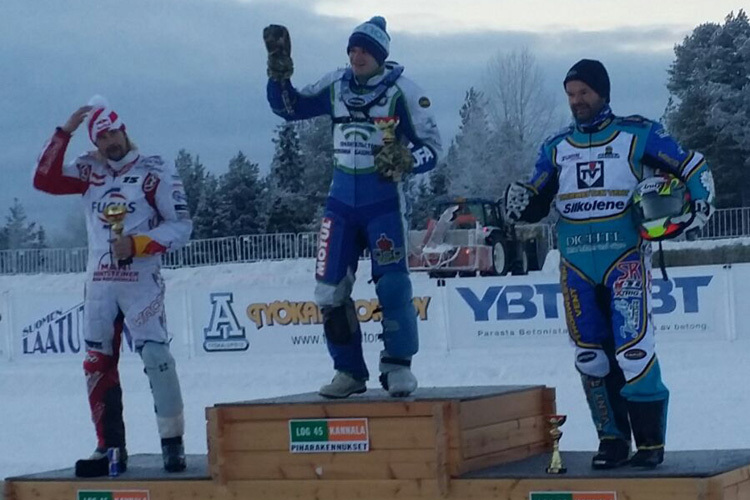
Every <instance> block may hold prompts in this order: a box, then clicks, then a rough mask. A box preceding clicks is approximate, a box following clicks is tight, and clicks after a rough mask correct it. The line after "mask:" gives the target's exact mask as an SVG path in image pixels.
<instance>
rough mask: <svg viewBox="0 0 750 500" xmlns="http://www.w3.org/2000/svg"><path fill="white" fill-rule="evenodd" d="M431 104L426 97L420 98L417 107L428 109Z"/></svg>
mask: <svg viewBox="0 0 750 500" xmlns="http://www.w3.org/2000/svg"><path fill="white" fill-rule="evenodd" d="M431 104H432V103H431V102H430V99H428V98H427V97H426V96H422V97H420V98H419V105H420V106H421V107H423V108H429V107H430V105H431Z"/></svg>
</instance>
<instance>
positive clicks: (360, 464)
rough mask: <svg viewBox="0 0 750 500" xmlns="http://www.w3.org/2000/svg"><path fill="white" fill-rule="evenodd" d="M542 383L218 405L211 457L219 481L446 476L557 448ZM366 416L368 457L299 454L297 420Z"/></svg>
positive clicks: (551, 405)
mask: <svg viewBox="0 0 750 500" xmlns="http://www.w3.org/2000/svg"><path fill="white" fill-rule="evenodd" d="M553 413H555V392H554V389H549V388H545V387H542V386H499V387H469V388H467V387H456V388H451V387H444V388H421V389H419V390H418V397H417V398H405V399H394V398H392V397H390V396H389V395H388V394H387V393H386V392H385V391H383V390H370V391H368V392H367V393H365V394H364V395H362V396H354V397H351V398H348V399H345V400H325V399H322V398H321V397H320V396H318V395H317V394H313V393H310V394H300V395H294V396H287V397H281V398H274V399H267V400H256V401H248V402H244V403H232V404H218V405H215V406H213V407H212V408H208V410H207V411H206V419H207V421H208V448H209V452H208V460H209V469H210V473H211V475H212V476H213V477H214V478H216V479H217V480H218V481H219V482H221V483H225V482H227V481H237V480H257V479H438V480H440V482H445V481H447V479H448V478H449V477H456V476H459V475H461V474H463V473H466V472H469V471H473V470H477V469H481V468H485V467H489V466H491V465H498V464H502V463H506V462H510V461H514V460H519V459H523V458H526V457H529V456H531V455H535V454H537V453H541V452H544V451H548V450H551V445H552V443H551V437H550V436H549V426H548V424H547V423H546V421H545V415H549V414H553ZM357 418H360V419H366V425H367V427H368V429H367V430H368V432H369V450H368V451H367V452H366V453H330V452H328V453H325V452H324V453H293V452H291V451H290V445H291V444H292V437H291V427H292V426H291V425H290V421H298V420H306V421H310V420H325V419H330V420H333V421H334V423H335V422H336V420H337V419H357Z"/></svg>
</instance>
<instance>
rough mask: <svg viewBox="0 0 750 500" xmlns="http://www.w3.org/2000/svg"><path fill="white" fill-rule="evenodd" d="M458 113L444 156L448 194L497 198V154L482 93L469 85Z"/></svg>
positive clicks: (498, 179) (494, 138)
mask: <svg viewBox="0 0 750 500" xmlns="http://www.w3.org/2000/svg"><path fill="white" fill-rule="evenodd" d="M459 114H460V116H461V127H460V130H459V132H458V134H457V135H456V137H455V138H454V139H453V142H452V143H451V146H450V148H449V149H448V155H447V159H446V163H447V170H448V177H449V178H450V191H451V194H452V195H454V196H467V197H468V196H474V197H476V196H479V197H482V196H490V197H497V194H498V193H499V192H500V185H501V179H500V178H499V176H498V175H497V170H498V169H497V161H498V159H497V157H498V153H497V151H495V150H494V146H493V145H495V144H497V140H496V136H495V133H494V131H493V130H492V129H491V128H490V124H489V118H488V116H487V101H486V99H485V97H484V94H482V92H479V91H477V90H475V89H474V88H473V87H472V88H470V89H469V90H468V91H467V92H466V97H465V98H464V103H463V105H462V106H461V110H460V111H459Z"/></svg>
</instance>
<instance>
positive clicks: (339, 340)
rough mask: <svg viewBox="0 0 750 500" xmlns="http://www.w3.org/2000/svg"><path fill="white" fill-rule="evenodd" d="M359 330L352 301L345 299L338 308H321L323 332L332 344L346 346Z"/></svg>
mask: <svg viewBox="0 0 750 500" xmlns="http://www.w3.org/2000/svg"><path fill="white" fill-rule="evenodd" d="M358 329H359V320H358V319H357V311H356V310H355V308H354V301H353V300H352V299H350V298H348V299H346V300H345V301H344V303H343V304H342V305H340V306H335V307H324V308H323V331H325V334H326V338H327V339H328V340H329V341H330V342H331V343H333V344H348V343H349V341H350V340H351V339H352V336H353V335H354V334H355V333H356V332H357V330H358Z"/></svg>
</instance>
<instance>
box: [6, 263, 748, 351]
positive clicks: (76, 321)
mask: <svg viewBox="0 0 750 500" xmlns="http://www.w3.org/2000/svg"><path fill="white" fill-rule="evenodd" d="M313 268H314V263H313V262H312V261H311V260H309V261H301V265H299V266H290V265H289V264H288V263H286V262H280V263H258V264H246V265H232V266H222V268H221V269H222V271H220V272H217V270H216V269H214V268H198V269H190V270H189V269H181V270H174V271H166V272H165V273H164V274H165V280H166V284H167V293H166V299H165V302H166V315H167V325H168V327H169V331H170V333H171V334H172V335H173V337H174V340H173V342H172V350H173V352H174V353H175V356H177V357H182V358H194V357H209V358H210V357H217V356H243V357H249V358H253V357H262V356H267V355H268V354H273V353H288V354H305V353H316V352H319V351H320V350H323V349H325V347H324V345H325V338H324V335H323V328H322V316H321V313H320V310H319V309H318V307H317V306H316V304H315V302H314V299H313V297H314V294H313V291H314V286H315V284H314V280H313V279H312V276H311V273H312V269H313ZM362 268H363V269H360V271H359V274H358V279H357V282H356V284H355V287H354V293H353V296H354V298H355V300H356V306H357V313H358V317H359V321H360V323H361V329H362V332H363V342H364V344H365V349H366V350H369V351H372V352H373V353H374V352H377V351H379V350H380V349H381V347H382V343H381V342H380V340H379V338H378V336H379V334H380V333H381V329H382V326H381V323H380V320H381V318H382V315H381V313H380V310H379V307H378V306H379V304H378V301H377V298H376V296H375V293H374V287H373V286H372V285H371V284H369V283H368V278H369V268H368V266H366V265H363V266H362ZM284 270H286V274H285V273H284V272H283V271H284ZM412 276H413V289H414V305H415V309H416V313H417V319H418V323H419V328H420V331H421V332H422V335H420V337H421V338H420V344H421V349H422V350H426V351H427V350H429V351H433V352H441V351H446V350H452V349H461V348H482V349H502V348H503V347H504V346H525V345H529V346H531V345H534V343H538V342H541V343H545V344H548V343H559V344H561V345H563V344H567V342H568V334H567V328H566V325H565V321H564V309H563V303H562V296H561V292H560V285H559V283H558V275H557V274H556V273H547V272H536V273H530V274H529V275H527V276H503V277H477V278H455V279H440V280H435V279H429V278H428V277H427V275H426V274H425V273H415V274H413V275H412ZM261 277H262V278H263V280H261V279H260V278H261ZM219 278H221V279H219ZM630 278H632V279H629V280H628V282H627V283H626V284H624V285H623V286H628V287H631V286H632V287H638V286H640V284H639V280H640V279H642V277H641V276H639V275H638V273H637V272H634V273H633V276H631V277H630ZM52 279H56V280H57V281H50V280H52ZM8 280H9V281H12V282H13V284H12V286H10V287H6V289H5V290H4V291H0V351H1V352H0V357H3V358H6V359H9V360H13V361H14V362H25V361H30V360H51V359H59V358H61V357H66V356H76V357H80V355H81V354H82V351H81V349H82V327H83V283H84V277H83V275H80V274H77V275H70V276H65V277H63V276H59V277H45V279H41V277H28V278H27V277H15V278H8ZM24 280H29V281H32V282H34V281H36V283H37V284H34V285H32V286H25V285H24V284H23V282H24ZM1 283H2V282H0V284H1ZM6 283H7V282H6ZM42 283H48V284H49V286H45V287H42V286H41V284H42ZM198 285H200V286H198ZM748 295H750V264H735V265H732V266H729V265H724V266H722V265H715V266H696V267H682V268H670V269H669V274H668V279H667V280H666V281H664V280H662V279H654V282H653V300H652V304H653V313H654V321H655V324H656V327H657V334H658V338H659V342H660V343H661V342H670V341H673V340H680V341H693V340H695V341H712V342H714V341H734V340H736V339H740V338H744V337H749V338H750V329H748V328H745V327H742V326H741V325H743V323H742V322H746V319H745V317H744V315H742V316H741V313H740V311H741V308H740V307H739V306H738V298H739V297H746V296H748ZM151 312H153V311H151ZM638 317H640V315H639V316H638ZM636 330H637V328H636ZM125 339H126V342H125V350H126V351H132V345H131V343H130V342H129V337H128V334H127V331H126V335H125Z"/></svg>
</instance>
